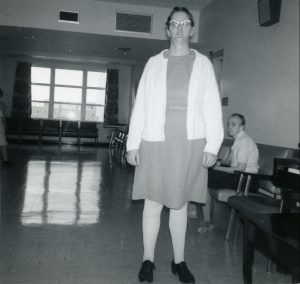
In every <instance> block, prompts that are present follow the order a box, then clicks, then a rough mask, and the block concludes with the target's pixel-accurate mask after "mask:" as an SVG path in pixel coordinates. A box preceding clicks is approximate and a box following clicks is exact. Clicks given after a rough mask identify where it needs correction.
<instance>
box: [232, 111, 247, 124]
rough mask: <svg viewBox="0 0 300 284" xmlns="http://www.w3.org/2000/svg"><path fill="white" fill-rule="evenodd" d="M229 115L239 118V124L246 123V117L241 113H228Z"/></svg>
mask: <svg viewBox="0 0 300 284" xmlns="http://www.w3.org/2000/svg"><path fill="white" fill-rule="evenodd" d="M230 117H237V118H239V119H240V121H241V125H242V126H244V127H245V125H246V119H245V117H244V116H243V115H242V114H240V113H233V114H232V115H230Z"/></svg>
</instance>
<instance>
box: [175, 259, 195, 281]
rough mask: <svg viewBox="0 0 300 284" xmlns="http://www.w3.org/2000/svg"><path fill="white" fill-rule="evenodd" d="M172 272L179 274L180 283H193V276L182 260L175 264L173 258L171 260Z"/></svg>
mask: <svg viewBox="0 0 300 284" xmlns="http://www.w3.org/2000/svg"><path fill="white" fill-rule="evenodd" d="M172 272H173V274H174V275H177V274H178V276H179V280H180V281H181V282H182V283H195V278H194V276H193V274H192V273H191V272H190V271H189V269H188V268H187V266H186V263H185V262H184V261H182V262H180V263H178V264H175V262H174V260H173V261H172Z"/></svg>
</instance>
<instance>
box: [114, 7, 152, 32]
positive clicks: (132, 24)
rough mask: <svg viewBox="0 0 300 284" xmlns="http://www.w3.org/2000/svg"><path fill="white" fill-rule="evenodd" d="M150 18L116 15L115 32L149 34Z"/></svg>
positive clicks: (123, 14)
mask: <svg viewBox="0 0 300 284" xmlns="http://www.w3.org/2000/svg"><path fill="white" fill-rule="evenodd" d="M151 27H152V16H151V15H138V14H129V13H120V12H117V13H116V30H117V31H122V32H136V33H151Z"/></svg>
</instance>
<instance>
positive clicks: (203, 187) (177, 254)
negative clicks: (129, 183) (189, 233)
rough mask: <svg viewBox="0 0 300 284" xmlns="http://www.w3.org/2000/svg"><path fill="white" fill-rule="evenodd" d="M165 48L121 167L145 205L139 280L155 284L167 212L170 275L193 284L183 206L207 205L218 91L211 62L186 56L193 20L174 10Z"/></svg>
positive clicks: (141, 97) (155, 60) (150, 74)
mask: <svg viewBox="0 0 300 284" xmlns="http://www.w3.org/2000/svg"><path fill="white" fill-rule="evenodd" d="M166 32H167V35H168V37H169V39H170V47H169V49H168V50H163V51H162V52H161V53H159V54H158V55H156V56H153V57H151V58H150V59H149V61H148V62H147V64H146V66H145V69H144V72H143V75H142V77H141V80H140V83H139V87H138V92H137V97H136V102H135V106H134V110H133V113H132V117H131V121H130V128H129V135H128V141H127V161H128V163H130V164H131V165H133V166H136V170H135V177H134V184H133V192H132V199H145V203H144V211H143V221H142V228H143V244H144V256H143V263H142V266H141V269H140V271H139V274H138V277H139V280H140V281H141V282H142V281H148V282H152V281H153V270H154V269H155V266H154V250H155V244H156V239H157V236H158V232H159V227H160V214H161V210H162V208H163V206H166V207H168V208H170V217H169V228H170V233H171V239H172V245H173V254H174V259H173V260H172V263H171V269H172V272H173V273H174V274H175V275H178V276H179V280H180V281H181V282H183V283H195V278H194V276H193V275H192V273H191V272H190V271H189V269H188V267H187V265H186V263H185V261H184V247H185V235H186V227H187V203H188V201H194V202H199V203H205V200H206V193H207V168H208V167H211V166H213V165H214V164H215V162H216V155H217V153H218V150H219V148H220V145H221V143H222V140H223V124H222V112H221V105H220V98H219V92H218V87H217V83H216V80H215V76H214V72H213V68H212V65H211V63H210V61H209V60H208V59H207V58H206V57H205V56H203V55H202V54H200V53H198V52H197V51H196V50H191V49H190V48H189V41H190V38H191V36H192V35H193V32H194V20H193V16H192V14H191V13H190V11H188V10H187V9H186V8H185V7H181V8H179V7H175V8H174V9H173V10H172V12H171V13H170V15H169V17H168V19H167V22H166Z"/></svg>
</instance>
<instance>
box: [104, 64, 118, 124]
mask: <svg viewBox="0 0 300 284" xmlns="http://www.w3.org/2000/svg"><path fill="white" fill-rule="evenodd" d="M118 98H119V70H114V69H108V70H107V79H106V93H105V108H104V125H107V126H109V125H118V123H119V117H118V113H119V107H118Z"/></svg>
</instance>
